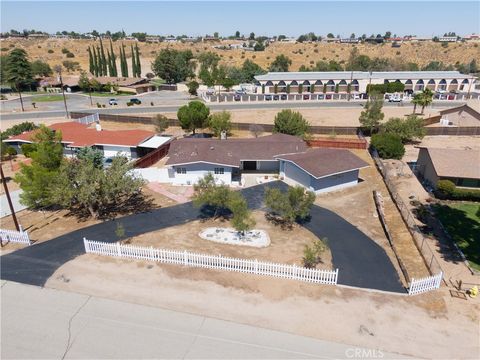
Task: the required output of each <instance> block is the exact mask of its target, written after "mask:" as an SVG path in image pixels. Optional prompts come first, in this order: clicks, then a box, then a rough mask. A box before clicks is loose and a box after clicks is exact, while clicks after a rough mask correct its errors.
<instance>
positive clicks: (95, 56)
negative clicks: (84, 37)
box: [92, 47, 99, 77]
mask: <svg viewBox="0 0 480 360" xmlns="http://www.w3.org/2000/svg"><path fill="white" fill-rule="evenodd" d="M92 50H93V64H94V66H93V75H95V77H98V68H99V66H98V56H97V52H96V51H95V47H93V48H92Z"/></svg>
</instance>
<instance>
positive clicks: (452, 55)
mask: <svg viewBox="0 0 480 360" xmlns="http://www.w3.org/2000/svg"><path fill="white" fill-rule="evenodd" d="M231 42H232V41H230V42H228V41H224V42H222V43H221V44H222V45H225V44H228V43H231ZM236 42H237V43H238V41H236ZM132 43H134V42H133V41H124V44H125V45H127V56H128V57H130V51H129V47H130V44H132ZM94 44H96V42H95V41H93V40H63V39H45V40H26V39H25V40H18V39H12V40H10V39H2V41H1V52H2V55H4V54H5V53H7V52H8V51H9V50H11V49H12V48H14V47H20V48H23V49H25V50H26V51H27V53H28V54H29V58H30V60H31V61H33V60H37V59H40V60H43V61H46V62H47V63H49V64H50V65H51V66H53V65H56V64H61V63H62V61H64V60H72V61H78V62H79V63H80V66H81V67H82V69H84V70H88V53H87V48H88V46H92V45H94ZM218 44H220V43H211V42H200V43H194V44H192V43H153V44H149V43H140V42H139V43H138V45H139V48H140V52H141V54H142V55H141V57H142V60H141V62H142V75H145V74H146V73H147V72H150V64H151V62H152V60H153V59H154V58H155V54H156V53H157V52H158V51H159V50H161V49H163V48H166V47H170V48H174V49H181V50H186V49H190V50H192V52H193V54H194V56H195V55H198V54H199V53H201V52H204V51H213V52H215V53H217V54H218V55H219V56H220V57H221V59H222V60H221V63H223V64H225V65H233V66H239V65H241V64H242V63H243V61H245V60H246V59H251V60H253V61H254V62H256V63H257V64H259V65H260V66H262V67H263V68H265V69H267V68H268V66H269V65H270V63H271V62H272V61H273V60H274V59H275V57H276V56H277V55H279V54H284V55H286V56H288V57H289V58H290V59H291V60H292V65H291V66H290V70H291V71H295V70H298V69H299V68H300V66H302V65H305V66H310V65H313V64H315V63H316V62H317V61H321V60H322V61H330V60H335V61H337V62H340V63H343V62H347V61H348V58H349V55H350V52H351V51H352V49H353V48H356V49H357V50H358V53H359V54H360V55H367V56H369V57H370V58H375V57H379V58H387V59H390V60H391V61H392V62H398V63H409V62H413V63H417V64H418V65H419V66H420V67H421V66H424V65H426V64H428V63H429V62H431V61H441V62H443V63H444V64H446V65H449V64H452V65H453V64H455V63H456V62H460V63H469V62H470V61H471V60H473V59H478V58H480V47H479V44H478V43H471V42H470V43H469V42H466V43H461V42H459V43H449V44H448V45H447V46H445V45H442V44H441V43H435V42H417V43H403V44H402V45H401V47H400V48H393V47H392V46H391V44H382V45H373V44H340V43H282V42H277V43H273V44H271V45H270V46H268V47H267V48H266V50H265V51H258V52H253V51H244V50H239V49H235V50H220V49H214V48H213V47H212V46H213V45H218ZM120 45H121V43H120V42H119V41H117V42H114V50H115V52H116V53H117V54H118V49H119V46H120ZM63 48H66V49H68V50H69V51H70V52H72V53H73V54H74V55H75V57H74V58H67V57H66V55H65V54H63V53H62V49H63ZM52 51H53V52H52Z"/></svg>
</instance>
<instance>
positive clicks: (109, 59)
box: [107, 50, 114, 76]
mask: <svg viewBox="0 0 480 360" xmlns="http://www.w3.org/2000/svg"><path fill="white" fill-rule="evenodd" d="M107 65H108V74H109V76H114V75H113V67H112V57H111V56H110V51H108V50H107Z"/></svg>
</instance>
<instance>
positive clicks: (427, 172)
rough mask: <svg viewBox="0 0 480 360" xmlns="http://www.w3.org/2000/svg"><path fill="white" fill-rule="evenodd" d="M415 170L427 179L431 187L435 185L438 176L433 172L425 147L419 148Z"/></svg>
mask: <svg viewBox="0 0 480 360" xmlns="http://www.w3.org/2000/svg"><path fill="white" fill-rule="evenodd" d="M417 171H418V173H419V174H420V176H421V177H422V178H424V179H425V180H426V181H428V182H429V183H430V184H431V185H432V186H433V187H436V185H437V181H438V180H439V177H438V175H437V173H436V172H435V168H434V167H433V164H432V160H431V159H430V156H429V155H428V151H427V149H420V152H419V153H418V159H417Z"/></svg>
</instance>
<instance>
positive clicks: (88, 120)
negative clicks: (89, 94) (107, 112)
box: [75, 113, 100, 125]
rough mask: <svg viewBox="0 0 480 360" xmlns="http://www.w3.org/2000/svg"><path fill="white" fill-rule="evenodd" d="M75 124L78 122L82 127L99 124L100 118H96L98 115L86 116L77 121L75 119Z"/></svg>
mask: <svg viewBox="0 0 480 360" xmlns="http://www.w3.org/2000/svg"><path fill="white" fill-rule="evenodd" d="M75 121H76V122H79V123H80V124H84V125H90V124H93V123H94V122H99V121H100V118H99V116H98V113H95V114H92V115H87V116H84V117H82V118H79V119H75Z"/></svg>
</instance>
